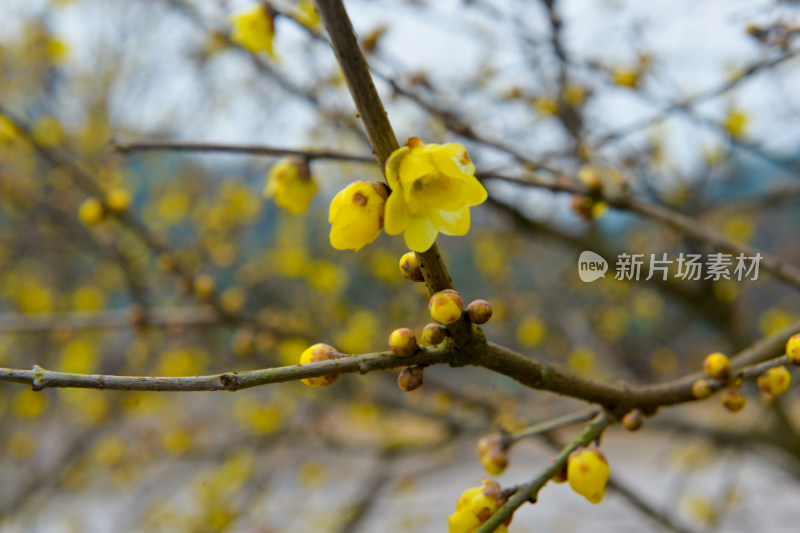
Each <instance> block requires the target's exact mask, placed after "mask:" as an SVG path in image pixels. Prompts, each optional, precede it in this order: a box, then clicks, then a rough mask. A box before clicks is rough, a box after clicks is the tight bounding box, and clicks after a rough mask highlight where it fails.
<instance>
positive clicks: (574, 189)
mask: <svg viewBox="0 0 800 533" xmlns="http://www.w3.org/2000/svg"><path fill="white" fill-rule="evenodd" d="M479 176H480V179H482V180H498V181H504V182H507V183H513V184H516V185H521V186H525V187H538V188H544V189H548V190H550V191H553V192H567V193H570V194H579V195H585V196H592V197H595V198H597V199H599V200H602V201H604V202H606V203H607V204H608V205H609V206H611V207H614V208H616V209H621V210H624V211H630V212H632V213H637V214H639V215H641V216H643V217H646V218H648V219H651V220H653V221H656V222H658V223H660V224H663V225H665V226H668V227H670V228H672V229H674V230H677V231H679V232H680V233H683V234H684V235H688V236H690V237H694V238H695V239H698V240H701V241H703V242H705V243H708V244H710V245H711V246H713V247H714V248H717V249H719V250H723V251H726V252H730V253H733V254H744V255H745V256H747V257H748V258H753V257H756V254H760V255H761V260H760V263H759V268H761V269H763V270H764V271H766V272H769V273H770V274H772V275H773V276H775V277H776V278H777V279H780V280H781V281H784V282H786V283H788V284H790V285H792V286H794V287H796V288H800V269H799V268H797V267H796V266H794V265H791V264H789V263H787V262H785V261H783V260H782V259H778V258H777V257H774V256H772V255H770V254H768V253H766V252H763V251H761V250H759V249H756V248H754V247H752V246H748V245H746V244H737V243H735V242H733V241H731V240H730V239H728V238H727V237H726V236H725V235H723V234H722V233H721V232H719V231H717V230H715V229H714V228H712V227H711V226H708V225H706V224H703V223H702V222H700V221H699V220H697V219H695V218H692V217H690V216H687V215H684V214H682V213H679V212H677V211H674V210H672V209H669V208H667V207H664V206H662V205H659V204H656V203H653V202H648V201H646V200H642V199H640V198H636V197H634V196H631V195H626V196H612V195H607V194H603V193H602V192H593V191H590V190H589V189H588V188H586V187H584V186H583V185H581V184H579V183H576V182H574V181H572V180H570V179H568V178H559V179H556V180H543V179H540V178H531V179H521V178H515V177H511V176H503V175H499V174H479Z"/></svg>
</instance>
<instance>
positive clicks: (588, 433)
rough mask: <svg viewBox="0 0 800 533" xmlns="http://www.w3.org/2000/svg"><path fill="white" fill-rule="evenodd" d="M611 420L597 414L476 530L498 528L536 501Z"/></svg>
mask: <svg viewBox="0 0 800 533" xmlns="http://www.w3.org/2000/svg"><path fill="white" fill-rule="evenodd" d="M611 422H612V418H611V416H609V414H608V413H606V412H601V413H600V414H599V415H597V417H596V418H595V419H594V420H593V421H592V423H591V424H589V425H588V426H586V428H585V429H584V430H583V431H582V432H581V434H580V435H578V437H577V438H576V439H575V440H574V441H572V442H571V443H570V444H569V445H568V446H566V447H565V448H564V449H563V450H562V451H561V453H559V454H558V456H556V458H555V459H553V460H552V461H551V463H550V464H549V465H548V466H547V468H545V469H544V470H543V471H542V472H541V473H539V474H538V475H537V476H536V477H535V478H533V479H532V480H531V481H529V482H528V483H526V484H524V485H522V486H521V487H519V489H518V490H517V491H516V492H515V493H514V495H513V496H511V498H509V499H508V501H507V502H506V503H505V505H503V506H502V507H501V508H500V509H498V510H497V512H495V513H494V514H493V515H492V516H491V517H490V518H489V520H487V521H486V522H485V523H484V524H483V525H482V526H481V527H480V528H479V529H478V530H477V531H476V533H491V532H492V531H494V530H495V529H497V527H499V526H500V524H502V523H503V522H505V521H506V520H508V519H509V518H511V516H512V515H513V514H514V511H516V510H517V509H519V508H520V507H521V506H522V505H523V504H525V502H528V501H535V500H536V496H537V494H538V493H539V490H541V488H542V487H544V485H545V483H547V482H548V481H550V479H552V477H553V476H555V475H556V474H557V473H559V472H560V471H561V470H563V469H564V465H566V464H567V459H568V458H569V454H571V453H572V452H573V451H575V450H576V449H577V448H578V447H579V446H587V445H588V444H589V443H590V442H592V441H593V440H595V439H597V438H598V437H599V436H600V434H601V433H603V430H605V429H606V428H607V427H608V426H609V425H610V424H611Z"/></svg>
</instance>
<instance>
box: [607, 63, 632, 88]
mask: <svg viewBox="0 0 800 533" xmlns="http://www.w3.org/2000/svg"><path fill="white" fill-rule="evenodd" d="M611 77H612V79H613V80H614V83H615V84H616V85H619V86H620V87H630V88H631V89H634V88H636V87H637V86H638V85H639V73H638V72H636V71H635V70H632V69H629V68H617V69H614V71H613V72H612V73H611Z"/></svg>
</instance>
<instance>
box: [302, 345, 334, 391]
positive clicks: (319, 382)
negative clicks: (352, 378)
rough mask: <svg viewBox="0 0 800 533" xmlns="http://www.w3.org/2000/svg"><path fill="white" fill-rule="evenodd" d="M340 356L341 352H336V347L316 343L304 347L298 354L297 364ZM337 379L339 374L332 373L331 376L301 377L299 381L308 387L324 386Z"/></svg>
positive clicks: (328, 359)
mask: <svg viewBox="0 0 800 533" xmlns="http://www.w3.org/2000/svg"><path fill="white" fill-rule="evenodd" d="M340 356H341V354H339V352H337V351H336V348H334V347H333V346H328V345H327V344H322V343H318V344H315V345H313V346H310V347H308V348H306V349H305V351H304V352H303V353H302V354H301V355H300V363H299V364H301V365H307V364H309V363H318V362H320V361H330V360H333V359H338V358H339V357H340ZM337 379H339V376H338V375H336V374H334V375H331V376H321V377H315V378H303V379H301V380H300V381H302V382H303V383H305V384H306V385H308V386H309V387H325V386H327V385H330V384H331V383H333V382H334V381H336V380H337Z"/></svg>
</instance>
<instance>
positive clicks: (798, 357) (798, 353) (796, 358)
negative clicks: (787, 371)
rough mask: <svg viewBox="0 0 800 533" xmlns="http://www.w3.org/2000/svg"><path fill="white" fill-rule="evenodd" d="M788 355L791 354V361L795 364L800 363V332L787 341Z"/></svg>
mask: <svg viewBox="0 0 800 533" xmlns="http://www.w3.org/2000/svg"><path fill="white" fill-rule="evenodd" d="M786 355H788V356H789V361H791V362H792V364H793V365H800V333H796V334H795V335H792V336H791V337H789V340H788V341H787V342H786Z"/></svg>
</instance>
